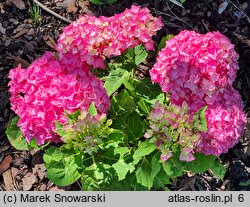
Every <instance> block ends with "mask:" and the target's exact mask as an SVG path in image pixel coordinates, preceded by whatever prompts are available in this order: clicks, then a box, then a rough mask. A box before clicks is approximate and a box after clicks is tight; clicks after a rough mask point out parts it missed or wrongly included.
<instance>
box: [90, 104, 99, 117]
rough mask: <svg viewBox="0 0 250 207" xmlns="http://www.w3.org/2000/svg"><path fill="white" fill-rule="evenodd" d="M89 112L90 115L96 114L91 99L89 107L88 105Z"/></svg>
mask: <svg viewBox="0 0 250 207" xmlns="http://www.w3.org/2000/svg"><path fill="white" fill-rule="evenodd" d="M89 114H90V116H91V117H93V116H95V115H96V114H97V109H96V107H95V102H94V101H92V103H91V105H90V107H89Z"/></svg>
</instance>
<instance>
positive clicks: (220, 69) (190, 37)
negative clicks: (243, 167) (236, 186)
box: [150, 31, 246, 155]
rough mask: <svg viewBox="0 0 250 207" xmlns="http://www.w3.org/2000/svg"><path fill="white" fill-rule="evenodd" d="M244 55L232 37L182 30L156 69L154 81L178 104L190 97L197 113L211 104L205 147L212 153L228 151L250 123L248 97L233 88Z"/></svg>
mask: <svg viewBox="0 0 250 207" xmlns="http://www.w3.org/2000/svg"><path fill="white" fill-rule="evenodd" d="M238 57H239V56H238V54H237V53H236V52H235V51H234V46H233V45H232V44H231V43H230V41H229V39H228V38H227V37H225V36H224V35H222V34H220V33H219V32H209V33H207V34H205V35H202V34H198V33H196V32H194V31H182V32H181V33H180V34H179V35H177V36H175V37H174V38H172V39H170V40H168V41H167V42H166V47H165V48H164V49H163V50H162V51H161V52H160V53H159V56H158V59H157V63H156V64H155V65H154V67H153V68H152V70H151V71H150V75H151V79H152V82H153V83H159V84H160V86H161V88H162V91H163V92H168V93H169V94H170V98H171V101H172V103H174V104H176V105H181V104H182V103H183V102H184V101H185V102H186V103H187V104H188V106H189V109H188V111H189V113H191V114H192V113H194V112H196V111H197V110H199V109H200V108H202V107H203V106H205V105H207V106H208V108H207V112H206V118H207V122H208V132H207V133H203V136H202V141H201V143H200V151H201V152H203V153H205V154H207V155H209V154H212V155H219V154H221V153H225V152H227V150H228V148H230V147H232V146H233V145H234V144H235V143H236V142H237V141H238V140H239V138H240V135H241V134H242V132H243V129H244V126H245V122H246V116H245V114H244V112H243V106H242V101H241V98H240V96H239V94H238V93H237V91H235V90H234V89H233V87H232V83H233V81H234V79H235V77H236V72H237V70H238V69H239V66H238V63H237V60H238ZM215 112H216V113H215Z"/></svg>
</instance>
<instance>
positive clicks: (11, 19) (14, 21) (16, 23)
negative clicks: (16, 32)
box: [9, 18, 19, 25]
mask: <svg viewBox="0 0 250 207" xmlns="http://www.w3.org/2000/svg"><path fill="white" fill-rule="evenodd" d="M9 21H10V22H11V23H13V24H14V25H18V23H19V22H18V21H17V20H15V19H13V18H10V19H9Z"/></svg>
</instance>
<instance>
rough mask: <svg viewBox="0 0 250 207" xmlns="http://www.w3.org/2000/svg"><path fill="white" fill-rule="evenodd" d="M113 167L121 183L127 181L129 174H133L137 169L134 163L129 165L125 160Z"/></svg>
mask: <svg viewBox="0 0 250 207" xmlns="http://www.w3.org/2000/svg"><path fill="white" fill-rule="evenodd" d="M112 166H113V168H114V169H115V171H116V173H117V175H118V180H119V181H120V180H123V179H125V177H126V175H127V173H128V172H133V171H134V170H135V167H134V166H133V165H132V163H130V164H127V163H126V162H125V161H124V160H123V159H121V160H119V161H118V162H116V163H115V164H113V165H112Z"/></svg>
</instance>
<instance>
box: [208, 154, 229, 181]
mask: <svg viewBox="0 0 250 207" xmlns="http://www.w3.org/2000/svg"><path fill="white" fill-rule="evenodd" d="M209 169H210V170H211V171H212V172H213V174H214V175H215V176H216V177H218V178H220V179H221V180H223V179H224V176H225V174H226V168H225V166H224V165H223V164H222V163H221V161H220V160H219V158H217V159H215V161H214V162H211V166H210V167H209Z"/></svg>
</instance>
